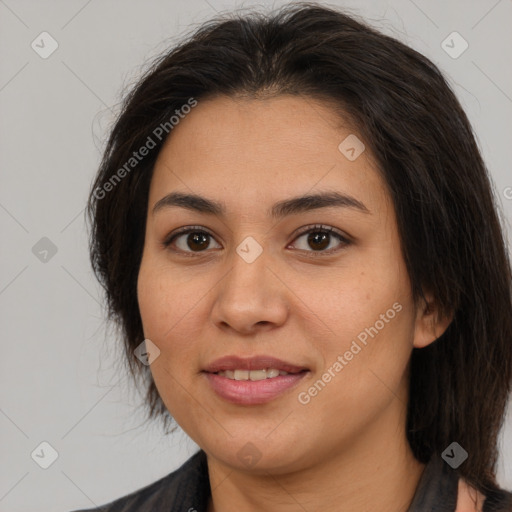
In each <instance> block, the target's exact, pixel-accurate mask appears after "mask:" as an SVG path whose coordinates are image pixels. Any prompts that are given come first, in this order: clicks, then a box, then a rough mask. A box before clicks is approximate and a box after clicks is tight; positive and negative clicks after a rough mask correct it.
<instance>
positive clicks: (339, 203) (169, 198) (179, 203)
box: [153, 191, 370, 219]
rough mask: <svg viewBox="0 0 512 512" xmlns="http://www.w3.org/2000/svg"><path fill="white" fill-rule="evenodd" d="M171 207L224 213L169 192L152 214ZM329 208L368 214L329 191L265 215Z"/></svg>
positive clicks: (214, 204)
mask: <svg viewBox="0 0 512 512" xmlns="http://www.w3.org/2000/svg"><path fill="white" fill-rule="evenodd" d="M171 207H179V208H185V209H187V210H192V211H194V212H199V213H206V214H211V215H219V216H223V215H225V213H226V208H225V206H224V205H223V203H220V202H217V201H214V200H212V199H207V198H206V197H202V196H199V195H196V194H184V193H182V192H171V193H170V194H167V195H166V196H164V197H162V199H160V200H159V201H157V202H156V204H155V206H154V207H153V214H155V213H157V212H158V211H160V210H163V209H165V208H171ZM329 207H338V208H352V209H355V210H358V211H360V212H363V213H370V210H368V208H366V206H365V205H364V204H363V203H362V202H361V201H359V200H358V199H355V198H354V197H351V196H349V195H345V194H340V193H339V192H335V191H330V192H322V193H317V194H307V195H303V196H298V197H292V198H290V199H285V200H284V201H279V202H277V203H275V204H274V205H272V207H271V208H270V210H268V212H267V215H268V216H269V217H272V218H274V219H280V218H282V217H286V216H288V215H294V214H298V213H302V212H307V211H310V210H317V209H320V208H329Z"/></svg>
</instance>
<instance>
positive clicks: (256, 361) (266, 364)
mask: <svg viewBox="0 0 512 512" xmlns="http://www.w3.org/2000/svg"><path fill="white" fill-rule="evenodd" d="M267 368H274V369H277V370H282V371H284V372H287V373H298V372H300V371H302V370H307V368H306V367H305V366H298V365H295V364H292V363H288V362H286V361H282V360H281V359H277V358H275V357H272V356H266V355H262V356H253V357H246V358H243V357H238V356H225V357H221V358H220V359H216V360H215V361H213V362H211V363H210V364H209V365H208V366H206V368H205V369H204V371H205V372H208V373H217V372H222V371H225V370H262V369H267Z"/></svg>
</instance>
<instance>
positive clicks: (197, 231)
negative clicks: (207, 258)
mask: <svg viewBox="0 0 512 512" xmlns="http://www.w3.org/2000/svg"><path fill="white" fill-rule="evenodd" d="M184 235H188V236H187V237H186V238H185V239H184V240H180V239H181V238H182V237H184ZM209 239H212V240H213V236H212V235H211V234H210V233H208V232H207V231H205V230H204V228H201V226H189V227H184V228H181V229H179V230H178V231H177V232H174V233H171V235H170V236H168V237H167V238H166V239H165V240H164V242H163V245H164V247H166V248H168V247H170V246H171V245H172V244H173V243H174V242H175V240H178V243H177V244H176V245H177V247H178V251H176V252H184V253H187V252H188V253H191V252H192V253H194V252H203V251H205V250H206V249H207V248H208V247H209V245H210V240H209ZM219 247H220V246H219ZM187 248H188V249H190V250H187ZM173 250H174V249H173Z"/></svg>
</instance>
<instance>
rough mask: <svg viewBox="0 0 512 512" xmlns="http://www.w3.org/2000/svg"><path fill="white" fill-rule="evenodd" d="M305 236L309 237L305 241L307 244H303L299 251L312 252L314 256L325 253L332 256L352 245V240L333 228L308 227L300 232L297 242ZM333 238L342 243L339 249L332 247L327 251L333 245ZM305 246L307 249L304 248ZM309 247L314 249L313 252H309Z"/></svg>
mask: <svg viewBox="0 0 512 512" xmlns="http://www.w3.org/2000/svg"><path fill="white" fill-rule="evenodd" d="M304 235H308V236H307V238H306V239H305V243H303V244H302V245H303V247H302V248H301V247H299V249H300V250H304V251H307V252H312V253H313V254H312V255H313V256H320V255H322V254H325V253H327V254H332V253H334V252H337V251H339V250H341V249H343V248H344V247H345V246H347V245H349V244H350V240H349V239H348V238H347V237H346V236H344V235H343V234H342V233H341V232H338V231H337V230H336V229H335V228H333V227H331V226H322V225H315V226H306V227H305V228H303V229H301V231H300V232H299V236H297V238H295V240H300V239H301V238H303V237H304ZM333 237H334V238H336V239H337V240H338V242H340V243H339V244H338V247H335V248H334V249H333V248H332V247H331V248H330V249H329V250H325V249H326V248H328V247H329V246H330V245H331V242H332V241H333V240H332V239H333ZM304 246H305V247H306V248H304ZM307 247H312V248H313V251H309V250H308V249H307ZM315 253H320V254H315Z"/></svg>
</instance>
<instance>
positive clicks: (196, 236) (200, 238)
mask: <svg viewBox="0 0 512 512" xmlns="http://www.w3.org/2000/svg"><path fill="white" fill-rule="evenodd" d="M188 241H189V242H190V241H192V244H198V245H199V246H200V245H201V244H203V247H197V246H196V247H195V248H196V249H197V248H199V249H205V248H206V247H208V240H207V235H206V234H205V233H191V234H190V235H189V237H188ZM205 242H206V246H205V247H204V244H205ZM189 247H190V249H194V247H192V246H191V244H190V243H189Z"/></svg>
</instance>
